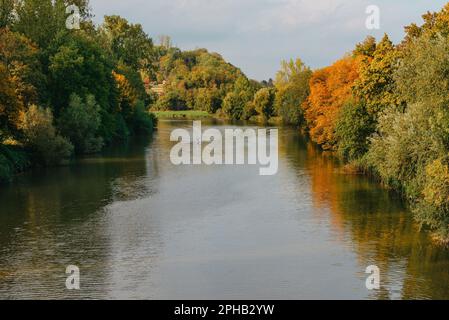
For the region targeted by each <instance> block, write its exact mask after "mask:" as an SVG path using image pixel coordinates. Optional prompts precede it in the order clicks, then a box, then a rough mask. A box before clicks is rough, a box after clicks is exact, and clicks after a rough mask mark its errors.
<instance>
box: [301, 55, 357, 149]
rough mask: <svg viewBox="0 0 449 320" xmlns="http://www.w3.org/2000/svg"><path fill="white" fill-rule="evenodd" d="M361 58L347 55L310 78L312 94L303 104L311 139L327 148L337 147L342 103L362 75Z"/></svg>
mask: <svg viewBox="0 0 449 320" xmlns="http://www.w3.org/2000/svg"><path fill="white" fill-rule="evenodd" d="M360 61H361V58H360V57H345V58H343V59H341V60H338V61H337V62H335V63H334V64H333V65H332V66H330V67H326V68H324V69H320V70H317V71H315V72H314V73H313V75H312V78H311V79H310V95H309V98H308V99H307V101H306V102H305V103H304V105H303V107H304V109H305V118H306V121H307V124H308V127H309V130H310V136H311V138H312V140H313V141H314V142H316V143H318V144H319V145H321V146H322V147H323V148H324V149H333V148H334V147H335V143H336V139H335V125H336V119H337V118H338V113H339V111H340V110H341V108H342V106H343V105H344V104H345V102H346V101H348V99H349V98H351V97H352V87H353V85H354V82H355V81H356V80H357V79H358V77H359V72H358V70H359V65H360Z"/></svg>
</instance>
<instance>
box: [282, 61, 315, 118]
mask: <svg viewBox="0 0 449 320" xmlns="http://www.w3.org/2000/svg"><path fill="white" fill-rule="evenodd" d="M311 76H312V70H310V68H309V67H307V66H306V65H305V64H304V63H303V62H302V61H301V59H296V60H295V61H294V60H293V59H292V60H290V61H282V63H281V70H280V71H278V73H277V75H276V80H275V86H276V89H277V93H276V99H275V111H276V113H277V115H278V116H280V117H281V118H282V119H283V121H284V122H286V123H289V124H294V125H299V124H300V123H301V122H302V121H303V117H304V116H303V111H302V109H301V106H302V104H303V103H304V102H305V101H306V99H307V97H308V96H309V94H310V87H309V81H310V78H311Z"/></svg>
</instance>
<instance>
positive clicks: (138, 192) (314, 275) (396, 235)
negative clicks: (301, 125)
mask: <svg viewBox="0 0 449 320" xmlns="http://www.w3.org/2000/svg"><path fill="white" fill-rule="evenodd" d="M191 127H192V122H189V121H161V122H160V123H159V129H158V131H157V132H156V133H155V134H154V135H153V137H152V138H141V139H137V140H136V141H133V142H132V143H130V144H128V145H126V146H116V147H114V148H111V149H110V150H108V151H106V152H104V153H103V154H102V155H96V156H91V157H85V158H82V159H79V160H77V161H76V163H75V164H73V165H72V166H69V167H60V168H51V169H46V170H39V171H33V172H30V173H27V174H24V175H21V176H19V177H18V178H17V181H15V182H14V183H13V184H11V185H9V186H6V187H5V186H2V187H1V189H0V299H19V298H25V299H32V298H36V299H75V298H83V299H103V298H104V299H315V298H321V299H449V250H447V249H444V248H440V247H438V246H435V245H434V244H432V242H431V240H430V236H429V234H428V233H426V232H425V231H420V230H419V228H418V226H417V225H416V224H415V223H414V221H413V219H412V217H411V213H410V212H409V210H408V209H407V207H406V206H405V204H404V203H403V201H402V200H401V199H400V198H399V197H398V196H397V195H395V194H394V193H391V192H389V191H388V190H385V189H383V188H381V187H380V186H379V184H377V183H376V182H375V181H372V180H370V179H369V178H366V177H363V176H356V175H347V174H344V173H343V172H342V170H341V167H340V164H339V163H338V161H337V160H336V159H335V158H333V157H332V156H329V155H326V154H323V153H322V152H320V151H319V150H317V149H316V147H314V146H313V145H312V144H311V143H309V142H308V141H307V140H306V139H305V138H304V137H302V136H301V135H300V134H299V133H298V132H297V131H296V130H294V129H292V128H282V127H281V128H279V145H280V146H279V148H280V151H279V153H280V154H279V171H278V174H277V175H275V176H266V177H263V176H260V175H259V167H257V166H247V165H244V166H210V167H209V166H205V165H200V166H174V165H172V164H171V162H170V160H169V154H170V149H171V147H172V146H173V145H174V144H173V143H171V142H170V139H169V137H170V133H171V131H172V130H173V129H175V128H191ZM203 127H217V128H219V129H221V130H223V128H225V127H233V126H231V125H230V124H225V123H223V122H219V121H212V120H209V121H207V122H204V121H203ZM69 265H76V266H78V267H79V269H80V281H81V288H80V290H72V291H69V290H67V289H66V284H65V282H66V277H67V275H66V273H65V271H66V267H67V266H69ZM370 265H376V266H378V267H379V270H380V273H381V288H380V290H374V291H370V290H368V289H367V288H366V285H365V282H366V279H367V277H368V276H369V275H368V274H366V273H365V271H366V268H367V267H368V266H370Z"/></svg>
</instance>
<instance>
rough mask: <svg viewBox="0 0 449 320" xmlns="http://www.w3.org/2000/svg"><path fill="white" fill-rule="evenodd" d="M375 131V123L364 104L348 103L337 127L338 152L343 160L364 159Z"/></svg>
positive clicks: (353, 101) (343, 109)
mask: <svg viewBox="0 0 449 320" xmlns="http://www.w3.org/2000/svg"><path fill="white" fill-rule="evenodd" d="M375 129H376V124H375V121H374V119H373V118H372V116H371V115H370V114H369V113H368V111H367V110H366V106H365V105H364V104H363V103H362V102H356V101H355V100H351V101H349V102H347V103H346V104H345V105H344V106H343V108H342V110H341V111H340V114H339V117H338V120H337V124H336V126H335V135H336V138H337V141H338V151H339V153H340V155H341V156H342V158H343V159H344V160H346V161H353V160H358V159H360V158H362V157H363V156H364V155H365V154H366V152H368V150H369V137H370V136H371V135H372V134H373V133H374V132H375Z"/></svg>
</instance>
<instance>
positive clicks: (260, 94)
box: [253, 88, 276, 120]
mask: <svg viewBox="0 0 449 320" xmlns="http://www.w3.org/2000/svg"><path fill="white" fill-rule="evenodd" d="M275 97H276V95H275V92H274V90H273V89H270V88H262V89H260V90H259V91H257V93H256V94H255V95H254V102H253V103H254V107H255V110H256V112H257V113H258V114H259V115H261V116H262V117H263V118H264V119H265V120H269V119H270V118H271V117H272V116H273V114H274V100H275Z"/></svg>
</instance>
